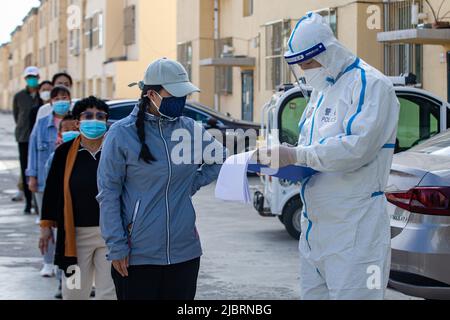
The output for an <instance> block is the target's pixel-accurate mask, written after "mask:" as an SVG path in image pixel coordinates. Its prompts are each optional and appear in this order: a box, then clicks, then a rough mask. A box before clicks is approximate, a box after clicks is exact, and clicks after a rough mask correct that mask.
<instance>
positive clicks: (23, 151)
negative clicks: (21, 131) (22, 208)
mask: <svg viewBox="0 0 450 320" xmlns="http://www.w3.org/2000/svg"><path fill="white" fill-rule="evenodd" d="M19 160H20V172H21V174H22V184H23V193H24V195H25V200H26V208H27V209H31V199H32V194H31V191H30V189H28V183H27V177H26V175H25V171H26V170H27V166H28V142H19Z"/></svg>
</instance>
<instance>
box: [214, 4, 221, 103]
mask: <svg viewBox="0 0 450 320" xmlns="http://www.w3.org/2000/svg"><path fill="white" fill-rule="evenodd" d="M219 39H220V33H219V0H214V55H215V54H216V53H217V52H216V49H217V48H216V46H217V43H218V41H219ZM217 73H218V67H214V77H215V80H214V85H215V86H216V87H217V83H216V81H217V76H216V75H217ZM214 91H216V90H214ZM214 108H215V109H216V111H220V96H219V93H218V92H215V93H214Z"/></svg>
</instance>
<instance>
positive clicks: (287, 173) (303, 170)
mask: <svg viewBox="0 0 450 320" xmlns="http://www.w3.org/2000/svg"><path fill="white" fill-rule="evenodd" d="M261 170H263V171H264V172H261ZM247 171H248V172H253V173H260V174H265V175H269V176H272V177H275V178H279V179H284V180H289V181H292V182H301V181H303V180H304V179H306V178H308V177H311V176H313V175H315V174H316V173H317V171H316V170H314V169H311V168H308V167H301V166H294V165H291V166H287V167H284V168H280V169H271V168H269V167H268V166H264V165H261V164H248V167H247Z"/></svg>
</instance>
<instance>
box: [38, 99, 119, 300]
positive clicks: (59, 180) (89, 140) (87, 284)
mask: <svg viewBox="0 0 450 320" xmlns="http://www.w3.org/2000/svg"><path fill="white" fill-rule="evenodd" d="M108 112H109V109H108V106H107V105H106V104H105V103H104V102H103V101H101V100H99V99H97V98H95V97H89V98H87V99H84V100H81V101H79V102H77V103H76V104H75V106H74V109H73V112H72V114H73V116H74V118H75V119H76V120H77V128H78V129H79V131H80V133H81V135H80V136H79V137H77V138H76V139H75V140H72V141H70V142H67V143H65V144H63V145H61V146H60V147H59V148H58V149H57V150H56V151H55V154H54V158H53V162H52V165H51V168H50V172H49V175H48V179H47V184H46V188H45V192H44V203H43V208H42V221H41V238H40V247H41V250H43V251H45V250H46V249H47V247H48V243H49V242H50V241H54V239H53V236H52V231H51V229H52V228H54V227H56V226H57V227H58V232H57V238H56V253H55V264H56V265H57V266H58V267H59V268H60V269H62V270H63V271H64V276H63V281H62V295H63V299H64V300H87V299H89V296H90V294H91V289H92V286H93V281H94V277H95V287H96V299H97V300H113V299H116V294H115V290H114V284H113V281H112V278H111V273H110V270H111V262H109V261H107V259H106V253H107V248H106V244H105V241H104V240H103V238H102V236H101V233H100V227H99V219H100V210H99V206H98V203H97V201H96V198H95V197H96V196H97V193H98V189H97V168H98V164H99V161H100V157H101V153H102V144H103V137H104V135H105V133H106V131H107V120H108ZM68 278H69V279H68ZM77 284H79V285H77Z"/></svg>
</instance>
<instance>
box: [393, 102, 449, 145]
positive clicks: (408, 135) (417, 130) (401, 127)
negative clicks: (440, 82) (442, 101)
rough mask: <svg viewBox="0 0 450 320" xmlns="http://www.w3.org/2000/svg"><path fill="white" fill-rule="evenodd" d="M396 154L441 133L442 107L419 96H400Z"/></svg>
mask: <svg viewBox="0 0 450 320" xmlns="http://www.w3.org/2000/svg"><path fill="white" fill-rule="evenodd" d="M399 102H400V118H399V123H398V133H397V150H396V152H401V151H406V150H408V149H410V148H411V147H413V146H415V145H417V144H419V143H420V142H422V141H424V140H426V139H428V138H430V137H432V136H434V135H436V134H438V133H439V119H440V106H439V105H437V104H435V103H432V102H430V101H429V100H427V99H424V98H421V97H418V96H412V95H411V96H408V95H403V96H399Z"/></svg>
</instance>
